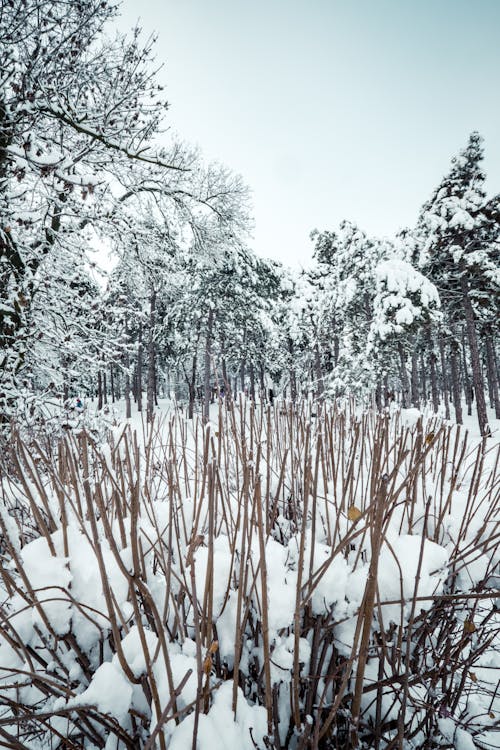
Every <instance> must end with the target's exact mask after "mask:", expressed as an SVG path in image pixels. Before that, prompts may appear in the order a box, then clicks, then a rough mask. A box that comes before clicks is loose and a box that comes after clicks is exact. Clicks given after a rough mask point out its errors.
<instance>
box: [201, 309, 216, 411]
mask: <svg viewBox="0 0 500 750" xmlns="http://www.w3.org/2000/svg"><path fill="white" fill-rule="evenodd" d="M213 323H214V311H213V310H212V308H210V310H209V311H208V319H207V332H206V336H205V362H204V367H203V422H204V423H205V424H206V423H207V422H208V420H209V419H210V393H211V387H210V373H211V365H212V330H213Z"/></svg>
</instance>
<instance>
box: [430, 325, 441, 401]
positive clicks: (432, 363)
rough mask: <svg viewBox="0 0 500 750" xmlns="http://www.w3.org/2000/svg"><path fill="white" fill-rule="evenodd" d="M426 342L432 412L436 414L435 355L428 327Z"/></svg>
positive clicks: (437, 397) (437, 398) (437, 399)
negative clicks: (427, 345) (427, 346)
mask: <svg viewBox="0 0 500 750" xmlns="http://www.w3.org/2000/svg"><path fill="white" fill-rule="evenodd" d="M427 342H428V344H429V370H430V378H431V397H432V410H433V411H434V413H435V414H436V413H437V411H438V409H439V396H438V387H437V375H436V359H437V358H436V355H435V354H434V343H433V341H432V333H431V328H430V326H429V327H428V328H427Z"/></svg>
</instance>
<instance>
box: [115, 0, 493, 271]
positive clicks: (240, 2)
mask: <svg viewBox="0 0 500 750" xmlns="http://www.w3.org/2000/svg"><path fill="white" fill-rule="evenodd" d="M139 18H140V24H141V26H142V27H143V29H144V32H145V33H151V32H156V34H157V35H158V45H157V58H158V62H164V64H165V66H164V69H163V71H162V74H161V79H162V82H163V83H164V84H165V86H166V92H167V98H168V99H169V101H170V103H171V110H170V123H171V125H172V127H173V128H174V129H175V130H176V131H178V133H179V134H180V135H181V136H182V137H183V138H184V139H185V140H188V141H190V142H192V143H196V144H198V145H199V146H200V148H201V149H202V151H203V153H204V154H205V156H206V157H207V158H208V159H217V160H219V161H222V162H223V163H225V164H226V165H227V166H228V167H230V168H231V169H232V170H234V171H235V172H238V173H240V174H241V175H242V176H243V178H244V180H245V182H246V183H247V184H248V185H249V186H250V188H251V190H252V191H253V202H254V216H255V222H256V226H255V231H254V239H253V240H252V242H251V245H252V247H253V248H254V249H255V250H256V251H257V252H258V253H259V254H261V255H265V256H269V257H274V258H276V259H278V260H281V261H283V262H285V263H288V264H293V265H296V264H300V265H302V264H307V263H308V261H309V260H310V257H311V249H312V245H311V242H310V240H309V234H310V232H311V230H312V229H314V228H315V227H316V228H318V229H334V228H335V226H336V225H337V224H338V223H339V222H340V221H341V220H342V219H344V218H347V219H351V220H354V221H356V222H357V223H358V224H359V226H360V227H362V228H363V229H365V231H367V232H368V233H372V234H377V235H388V236H390V235H392V234H394V232H396V231H397V230H398V229H399V228H401V227H403V226H407V225H412V224H413V222H414V220H415V217H416V214H417V211H418V209H419V206H420V205H421V203H422V202H423V201H424V200H425V199H426V198H427V197H428V196H429V194H430V192H431V191H432V189H433V187H434V185H435V184H436V183H437V182H438V181H439V180H440V178H441V177H442V175H443V174H444V173H445V172H446V170H447V169H448V165H449V161H450V159H451V157H452V156H453V155H454V154H455V153H456V152H457V151H458V150H459V149H460V148H461V147H462V146H463V145H465V143H466V140H467V136H468V134H469V133H470V131H472V130H479V131H480V132H481V134H482V135H483V136H484V137H485V147H486V159H485V169H486V171H487V174H488V183H487V184H488V189H489V191H491V192H498V191H500V138H499V134H500V101H499V81H500V43H499V42H500V0H124V2H123V15H122V18H121V20H120V28H121V29H122V30H123V29H129V28H130V27H131V26H133V25H134V24H135V22H136V21H137V20H138V19H139Z"/></svg>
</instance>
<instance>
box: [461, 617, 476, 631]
mask: <svg viewBox="0 0 500 750" xmlns="http://www.w3.org/2000/svg"><path fill="white" fill-rule="evenodd" d="M475 632H476V626H475V625H474V623H473V622H472V620H466V621H465V622H464V633H468V634H469V635H470V633H475Z"/></svg>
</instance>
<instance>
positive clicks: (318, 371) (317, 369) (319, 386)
mask: <svg viewBox="0 0 500 750" xmlns="http://www.w3.org/2000/svg"><path fill="white" fill-rule="evenodd" d="M314 375H315V380H316V395H317V397H318V398H322V397H323V393H324V391H325V385H324V383H323V371H322V368H321V355H320V352H319V346H318V343H317V342H316V343H315V345H314Z"/></svg>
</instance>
